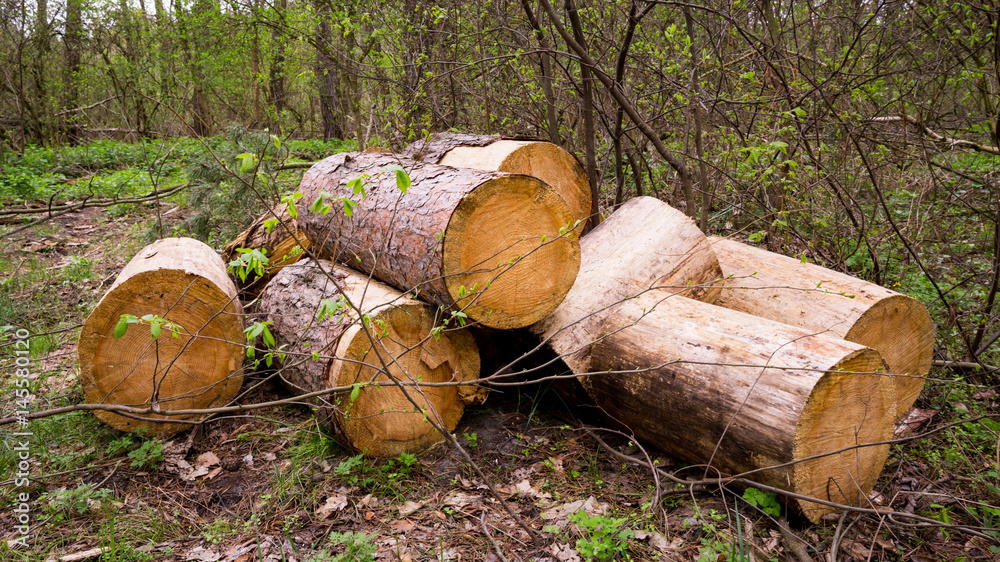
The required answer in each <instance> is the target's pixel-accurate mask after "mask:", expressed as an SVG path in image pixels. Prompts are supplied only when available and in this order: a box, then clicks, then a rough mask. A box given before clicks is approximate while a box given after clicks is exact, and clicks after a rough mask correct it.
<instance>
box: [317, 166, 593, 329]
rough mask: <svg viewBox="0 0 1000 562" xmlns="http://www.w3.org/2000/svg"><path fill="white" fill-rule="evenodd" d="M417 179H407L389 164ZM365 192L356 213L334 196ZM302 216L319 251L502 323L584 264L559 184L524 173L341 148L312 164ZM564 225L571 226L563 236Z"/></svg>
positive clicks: (548, 297) (551, 297)
mask: <svg viewBox="0 0 1000 562" xmlns="http://www.w3.org/2000/svg"><path fill="white" fill-rule="evenodd" d="M400 165H401V166H402V167H403V168H405V171H406V172H407V173H408V174H409V178H410V181H411V182H412V184H411V185H410V186H409V189H408V190H407V191H406V193H402V192H401V191H400V189H399V188H398V184H397V181H398V180H397V177H396V174H395V173H393V171H392V170H391V169H389V168H388V167H389V166H400ZM365 176H367V178H366V179H364V181H363V185H364V189H365V191H366V196H365V197H364V198H363V199H361V200H360V201H359V202H358V205H357V206H356V207H354V208H353V211H352V214H351V216H350V217H348V216H347V215H346V214H345V213H344V212H343V211H342V210H341V207H340V205H341V203H340V202H338V201H337V200H335V198H337V197H344V198H352V197H353V198H360V197H361V196H360V195H355V194H354V190H353V188H352V186H351V185H348V184H349V182H350V181H351V180H353V179H355V178H365ZM300 190H301V192H302V193H303V194H304V197H303V199H302V201H304V202H305V205H304V207H310V206H315V202H316V201H317V200H318V199H319V198H320V197H322V198H323V202H322V204H325V205H331V206H332V211H331V212H328V213H327V214H322V213H321V212H313V211H311V210H310V211H305V212H303V213H301V214H300V215H299V224H300V225H301V226H302V228H303V230H304V231H305V232H306V235H307V236H308V237H309V239H310V243H311V245H312V251H313V252H315V253H316V254H317V255H318V256H320V257H333V258H334V259H335V260H337V261H343V262H346V263H349V264H350V265H351V266H352V267H354V268H357V269H360V270H362V271H366V272H372V273H373V275H374V276H375V277H376V278H378V279H380V280H382V281H384V282H386V283H388V284H390V285H392V286H394V287H396V288H398V289H400V290H402V291H415V292H416V293H417V294H419V295H420V297H421V298H424V299H426V300H429V301H431V302H433V303H435V304H438V305H441V306H444V307H446V308H447V312H448V313H454V314H464V315H466V316H467V317H468V318H469V319H470V320H474V321H477V322H481V323H482V324H484V325H486V326H489V327H493V328H504V329H507V328H518V327H523V326H527V325H529V324H533V323H534V322H537V321H538V320H541V319H542V318H544V317H545V316H548V314H549V313H550V312H551V311H552V310H554V309H555V307H556V306H557V305H558V304H559V302H561V301H562V299H563V297H564V296H565V294H566V292H567V291H569V289H570V287H571V286H572V284H573V280H574V279H575V277H576V272H577V269H578V266H579V259H580V258H579V256H580V254H579V243H578V242H577V240H576V238H575V237H574V234H573V232H572V231H569V230H568V229H567V225H571V224H572V223H573V217H572V215H571V213H570V211H569V208H568V207H567V206H566V203H565V202H564V201H563V199H562V197H560V196H559V194H557V193H556V192H555V191H554V190H553V189H552V188H551V187H549V186H548V185H546V184H544V183H542V182H541V181H539V180H537V179H535V178H532V177H529V176H523V175H515V174H505V173H500V172H484V171H479V170H469V169H457V168H450V167H447V166H438V165H434V164H425V163H422V162H416V161H413V160H409V159H402V158H400V157H398V156H395V155H391V154H379V153H341V154H337V155H334V156H331V157H329V158H327V159H325V160H323V161H321V162H319V163H317V164H316V165H314V166H313V167H312V168H310V169H309V171H307V172H306V173H305V175H304V176H303V178H302V183H301V185H300ZM563 233H566V234H565V235H564V234H563Z"/></svg>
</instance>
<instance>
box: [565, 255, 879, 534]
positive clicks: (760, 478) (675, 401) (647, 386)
mask: <svg viewBox="0 0 1000 562" xmlns="http://www.w3.org/2000/svg"><path fill="white" fill-rule="evenodd" d="M584 259H586V255H585V258H584ZM602 316H603V318H604V322H603V323H602V325H601V326H600V329H599V330H598V331H595V332H594V333H593V334H592V340H593V341H594V344H593V346H592V351H591V354H590V358H591V359H590V368H591V372H592V373H593V374H591V375H589V376H586V377H583V378H581V382H583V386H584V388H585V389H586V390H587V392H588V394H589V395H590V396H591V398H592V399H593V400H594V402H595V403H596V404H597V406H598V407H599V408H600V410H601V412H602V413H604V414H605V415H606V416H608V418H609V419H611V420H615V421H616V422H617V423H620V424H622V425H624V426H626V427H627V428H628V429H629V430H631V431H632V432H634V434H635V436H636V437H637V438H638V439H641V440H643V441H645V442H648V443H650V444H652V445H654V446H656V447H658V448H660V449H662V450H664V451H666V452H668V453H670V454H671V455H674V456H676V457H677V458H680V459H683V460H685V461H687V462H690V463H692V464H695V465H710V468H709V469H707V470H705V474H706V476H709V477H714V476H718V475H720V474H721V475H735V474H742V473H746V472H750V471H755V472H753V473H752V474H749V475H748V476H747V477H748V478H750V479H751V480H754V481H757V482H762V483H764V484H767V485H770V486H775V487H778V488H782V489H785V490H788V491H791V492H794V493H797V494H802V495H805V496H809V497H813V498H818V499H823V500H829V501H834V502H838V503H846V504H850V505H862V504H863V503H864V502H865V501H866V499H867V496H868V493H869V492H870V491H871V489H872V486H873V485H874V483H875V480H876V479H877V478H878V475H879V473H880V472H881V471H882V467H883V465H884V463H885V460H886V457H887V456H888V452H889V446H888V445H870V446H865V445H867V444H871V443H879V442H883V441H887V440H889V439H891V438H892V434H893V426H894V419H895V418H894V414H895V411H896V404H895V390H894V388H893V385H892V381H891V379H889V378H887V377H885V376H884V369H885V365H884V363H883V361H882V359H881V357H880V356H879V354H878V352H877V351H875V350H872V349H870V348H866V347H863V346H860V345H858V344H855V343H851V342H847V341H844V340H841V339H837V338H834V337H833V336H830V335H827V334H815V333H813V332H811V331H809V330H805V329H802V328H797V327H794V326H788V325H785V324H781V323H778V322H774V321H770V320H766V319H762V318H758V317H756V316H751V315H749V314H745V313H742V312H737V311H734V310H729V309H726V308H722V307H718V306H714V305H710V304H706V303H702V302H698V301H694V300H691V299H686V298H684V297H680V296H671V295H670V294H669V292H667V291H664V290H657V291H650V292H648V293H646V294H644V295H642V296H640V297H638V298H635V299H630V300H627V301H625V302H623V303H621V304H619V305H617V306H615V307H613V308H611V309H609V310H608V311H606V312H605V313H604V314H603V315H602ZM605 334H606V335H605ZM607 371H617V372H619V373H616V374H612V373H607ZM621 371H629V372H627V373H621ZM841 449H846V450H844V451H841ZM817 455H819V456H818V457H817V458H812V457H816V456H817ZM806 459H808V460H806ZM789 463H791V464H789ZM778 465H784V466H781V467H779V468H770V469H769V467H776V466H778ZM789 504H790V505H791V506H792V507H793V508H795V510H796V511H798V512H799V513H801V514H802V515H804V516H805V517H807V518H808V519H809V520H810V521H813V522H818V521H819V520H820V518H821V517H822V516H823V515H824V514H826V513H830V512H832V511H834V510H833V509H832V508H829V507H825V506H822V505H820V504H817V503H814V502H808V501H802V500H790V501H789Z"/></svg>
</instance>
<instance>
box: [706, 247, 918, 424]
mask: <svg viewBox="0 0 1000 562" xmlns="http://www.w3.org/2000/svg"><path fill="white" fill-rule="evenodd" d="M711 243H712V248H713V249H714V250H715V253H716V255H717V256H718V257H719V262H720V264H721V265H722V271H723V272H724V273H725V274H726V278H727V281H726V288H725V289H723V291H722V294H721V295H720V296H719V300H718V302H717V304H718V305H720V306H724V307H727V308H731V309H733V310H739V311H742V312H747V313H749V314H753V315H754V316H760V317H763V318H769V319H771V320H776V321H778V322H784V323H785V324H790V325H792V326H800V327H802V328H805V329H808V330H812V331H815V332H821V333H830V334H833V335H835V336H837V337H841V338H843V339H845V340H848V341H852V342H855V343H859V344H861V345H865V346H868V347H871V348H874V349H876V350H878V351H879V352H880V353H881V354H882V357H883V358H884V359H885V362H886V364H887V365H888V367H889V372H890V373H892V374H893V377H892V378H893V380H894V381H895V387H896V392H897V393H898V397H897V403H898V405H899V407H900V411H899V415H904V414H906V412H908V411H909V409H910V407H911V406H912V405H913V403H914V402H915V401H916V399H917V397H918V396H920V392H921V391H922V390H923V388H924V382H925V380H924V375H926V374H927V372H928V371H930V367H931V358H932V355H933V351H934V323H933V322H932V321H931V317H930V315H929V314H928V313H927V309H926V308H925V307H924V305H923V304H921V303H920V301H918V300H916V299H914V298H912V297H908V296H906V295H901V294H899V293H897V292H895V291H892V290H889V289H886V288H884V287H880V286H878V285H875V284H873V283H868V282H866V281H862V280H860V279H857V278H854V277H851V276H850V275H844V274H842V273H837V272H836V271H831V270H829V269H826V268H824V267H820V266H818V265H814V264H809V263H802V262H801V261H800V260H797V259H794V258H789V257H787V256H782V255H779V254H775V253H773V252H768V251H767V250H763V249H760V248H754V247H752V246H747V245H746V244H741V243H739V242H734V241H732V240H726V239H724V238H716V237H713V238H712V239H711Z"/></svg>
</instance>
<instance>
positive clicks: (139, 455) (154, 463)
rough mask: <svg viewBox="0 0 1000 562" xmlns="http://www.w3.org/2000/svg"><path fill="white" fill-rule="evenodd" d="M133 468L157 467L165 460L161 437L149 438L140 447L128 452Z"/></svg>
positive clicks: (153, 468) (154, 468)
mask: <svg viewBox="0 0 1000 562" xmlns="http://www.w3.org/2000/svg"><path fill="white" fill-rule="evenodd" d="M128 458H130V459H132V463H131V465H130V466H132V468H150V469H152V470H156V468H157V467H158V466H159V465H160V463H161V462H163V443H161V442H160V440H159V439H147V440H146V441H143V442H142V445H140V446H139V448H138V449H136V450H134V451H132V452H131V453H129V454H128Z"/></svg>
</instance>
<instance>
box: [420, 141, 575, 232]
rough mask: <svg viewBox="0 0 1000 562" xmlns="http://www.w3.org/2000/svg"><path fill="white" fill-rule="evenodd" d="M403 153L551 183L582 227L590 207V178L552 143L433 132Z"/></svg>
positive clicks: (432, 161)
mask: <svg viewBox="0 0 1000 562" xmlns="http://www.w3.org/2000/svg"><path fill="white" fill-rule="evenodd" d="M403 156H406V157H409V158H413V159H414V160H420V161H422V162H430V163H432V164H441V165H443V166H452V167H454V168H472V169H474V170H490V171H498V172H510V173H512V174H524V175H528V176H533V177H536V178H538V179H540V180H542V181H543V182H545V183H547V184H549V185H550V186H552V188H553V189H555V190H556V192H557V193H558V194H559V195H561V196H562V198H563V199H564V200H565V201H566V204H567V205H569V210H570V211H571V212H572V213H573V216H574V217H576V219H577V220H579V221H581V231H582V229H583V228H586V224H587V219H588V218H589V216H590V213H591V211H592V205H591V201H592V197H593V194H592V193H591V188H590V182H589V180H588V179H587V174H586V172H585V171H584V170H583V168H582V167H581V166H580V163H579V162H577V161H576V158H574V157H573V155H572V154H570V153H569V152H566V151H565V150H563V149H561V148H559V147H558V146H556V145H555V144H552V143H549V142H544V141H539V140H534V139H515V138H504V137H500V136H492V135H470V134H464V133H435V134H433V135H431V136H430V137H429V138H427V139H421V140H418V141H416V142H414V143H412V144H410V145H409V146H407V147H406V148H405V149H404V150H403Z"/></svg>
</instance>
